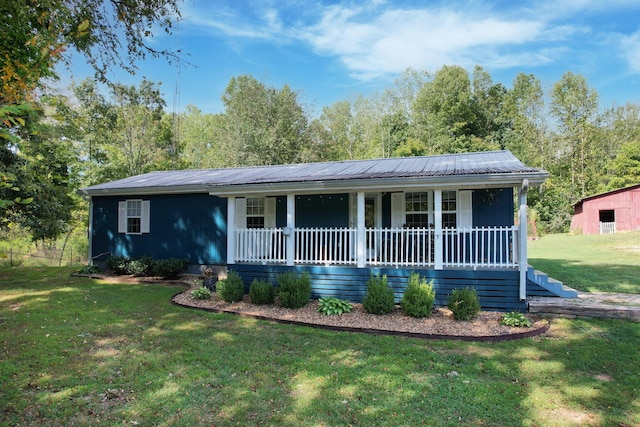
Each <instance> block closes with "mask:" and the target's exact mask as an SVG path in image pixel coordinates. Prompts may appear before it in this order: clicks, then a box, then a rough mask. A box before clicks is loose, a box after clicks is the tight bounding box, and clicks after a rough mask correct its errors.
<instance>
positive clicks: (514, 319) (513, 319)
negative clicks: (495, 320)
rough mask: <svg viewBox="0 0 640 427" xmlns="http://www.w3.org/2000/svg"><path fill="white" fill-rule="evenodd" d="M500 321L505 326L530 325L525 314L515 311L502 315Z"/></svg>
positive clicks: (522, 326)
mask: <svg viewBox="0 0 640 427" xmlns="http://www.w3.org/2000/svg"><path fill="white" fill-rule="evenodd" d="M500 323H502V324H503V325H505V326H515V327H517V328H528V327H530V326H531V320H529V319H528V318H527V316H525V315H524V314H522V313H517V312H515V311H512V312H511V313H507V314H505V315H504V316H502V320H501V321H500Z"/></svg>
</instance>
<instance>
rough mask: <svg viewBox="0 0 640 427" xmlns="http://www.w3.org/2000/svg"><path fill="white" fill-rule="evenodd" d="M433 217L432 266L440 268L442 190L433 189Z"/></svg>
mask: <svg viewBox="0 0 640 427" xmlns="http://www.w3.org/2000/svg"><path fill="white" fill-rule="evenodd" d="M433 217H434V218H433V220H434V221H433V225H434V230H433V236H434V241H433V244H434V245H435V248H434V254H433V255H434V257H435V259H434V264H435V265H434V268H435V269H436V270H442V268H443V258H444V256H443V251H442V190H433Z"/></svg>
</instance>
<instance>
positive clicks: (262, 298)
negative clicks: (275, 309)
mask: <svg viewBox="0 0 640 427" xmlns="http://www.w3.org/2000/svg"><path fill="white" fill-rule="evenodd" d="M275 296H276V292H275V289H274V287H273V285H272V284H271V283H267V282H265V281H264V280H258V279H255V280H254V281H253V282H252V283H251V286H250V287H249V297H250V298H251V302H252V303H254V304H257V305H265V304H273V300H274V299H275Z"/></svg>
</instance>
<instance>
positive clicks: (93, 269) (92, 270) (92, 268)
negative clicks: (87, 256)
mask: <svg viewBox="0 0 640 427" xmlns="http://www.w3.org/2000/svg"><path fill="white" fill-rule="evenodd" d="M78 273H80V274H96V273H102V269H101V268H100V267H98V266H97V265H85V266H84V267H82V268H81V269H80V271H78Z"/></svg>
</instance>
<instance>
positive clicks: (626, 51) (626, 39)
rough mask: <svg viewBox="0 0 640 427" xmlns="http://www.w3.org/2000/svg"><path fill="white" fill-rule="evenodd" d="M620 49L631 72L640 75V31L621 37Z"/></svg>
mask: <svg viewBox="0 0 640 427" xmlns="http://www.w3.org/2000/svg"><path fill="white" fill-rule="evenodd" d="M620 49H621V50H622V54H623V57H624V58H625V59H626V61H627V62H628V63H629V67H630V68H631V71H633V72H634V73H640V31H636V32H635V33H633V34H631V35H629V36H623V37H621V38H620Z"/></svg>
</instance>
